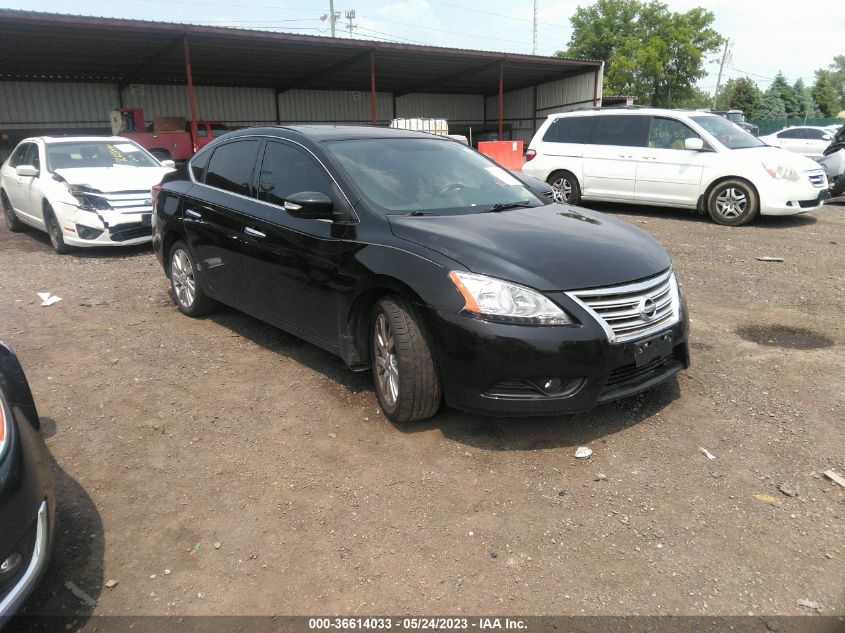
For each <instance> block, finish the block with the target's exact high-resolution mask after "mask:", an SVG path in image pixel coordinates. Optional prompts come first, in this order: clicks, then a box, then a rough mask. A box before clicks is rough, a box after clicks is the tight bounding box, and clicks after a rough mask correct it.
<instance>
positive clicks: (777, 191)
mask: <svg viewBox="0 0 845 633" xmlns="http://www.w3.org/2000/svg"><path fill="white" fill-rule="evenodd" d="M828 198H830V192H829V190H828V188H827V182H826V181H825V183H824V186H823V187H821V188H819V187H815V186H813V185H812V184H811V183H810V182H809V181H807V182H786V181H776V182H775V183H774V184H773V185H772V186H771V187H770V188H769V189H767V190H764V191H761V192H760V213H761V214H762V215H795V214H797V213H806V212H807V211H815V210H816V209H818V208H820V207H821V206H822V205H823V204H824V201H825V200H827V199H828Z"/></svg>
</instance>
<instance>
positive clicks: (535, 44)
mask: <svg viewBox="0 0 845 633" xmlns="http://www.w3.org/2000/svg"><path fill="white" fill-rule="evenodd" d="M531 54H532V55H536V54H537V0H534V46H533V47H532V48H531Z"/></svg>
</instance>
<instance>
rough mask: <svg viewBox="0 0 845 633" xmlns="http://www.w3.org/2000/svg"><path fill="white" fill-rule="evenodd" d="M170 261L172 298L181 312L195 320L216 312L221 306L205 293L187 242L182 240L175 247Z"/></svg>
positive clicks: (172, 249) (171, 251)
mask: <svg viewBox="0 0 845 633" xmlns="http://www.w3.org/2000/svg"><path fill="white" fill-rule="evenodd" d="M168 261H169V263H170V289H171V296H172V298H173V302H174V303H175V304H176V307H177V308H179V311H180V312H181V313H182V314H184V315H187V316H189V317H194V318H195V317H201V316H204V315H206V314H210V313H211V312H214V311H215V310H216V309H217V308H218V307H219V304H218V303H217V302H216V301H215V300H214V299H212V298H211V297H209V296H207V295H206V294H205V292H203V289H202V284H201V283H200V282H199V278H198V276H197V272H198V271H197V265H196V263H195V262H194V258H193V257H192V256H191V253H190V251H189V250H188V246H187V245H186V244H185V242H183V241H181V240H180V241H178V242H176V243H175V244H174V245H173V248H171V249H170V259H169V260H168Z"/></svg>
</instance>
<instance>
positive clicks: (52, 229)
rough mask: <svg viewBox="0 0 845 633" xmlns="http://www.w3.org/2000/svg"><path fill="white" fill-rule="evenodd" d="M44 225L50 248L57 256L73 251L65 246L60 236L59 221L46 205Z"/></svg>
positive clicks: (51, 209)
mask: <svg viewBox="0 0 845 633" xmlns="http://www.w3.org/2000/svg"><path fill="white" fill-rule="evenodd" d="M44 225H45V226H46V227H47V235H49V236H50V246H52V247H53V250H54V251H56V253H58V254H59V255H67V254H68V253H70V252H71V251H72V250H73V249H72V248H71V247H70V246H68V245H67V244H65V238H64V236H63V235H62V229H61V227H60V226H59V221H58V220H57V219H56V214H55V213H54V212H53V208H52V207H51V206H50V205H48V204H46V203H45V205H44Z"/></svg>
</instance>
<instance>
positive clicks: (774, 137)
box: [760, 125, 833, 158]
mask: <svg viewBox="0 0 845 633" xmlns="http://www.w3.org/2000/svg"><path fill="white" fill-rule="evenodd" d="M760 140H761V141H763V142H764V143H765V144H766V145H772V146H773V147H782V148H783V149H786V150H789V151H790V152H795V153H796V154H803V155H804V156H807V157H809V158H821V157H822V155H823V154H824V150H825V149H826V148H827V146H828V145H830V142H831V141H832V140H833V132H831V131H830V130H828V129H826V128H823V127H815V126H811V125H799V126H795V127H790V128H786V129H785V130H781V131H780V132H775V133H774V134H769V135H768V136H761V137H760Z"/></svg>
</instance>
